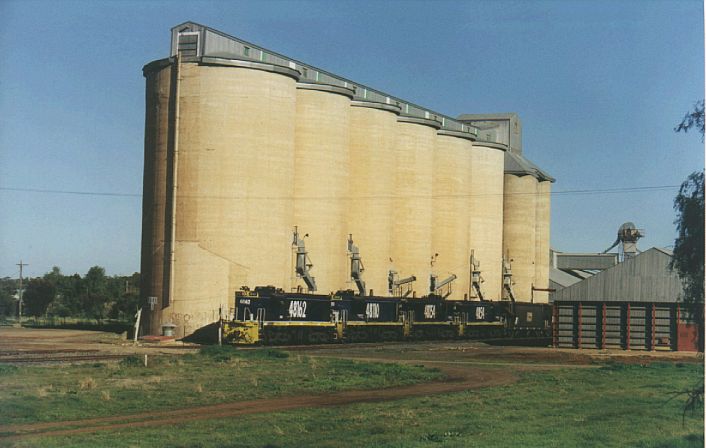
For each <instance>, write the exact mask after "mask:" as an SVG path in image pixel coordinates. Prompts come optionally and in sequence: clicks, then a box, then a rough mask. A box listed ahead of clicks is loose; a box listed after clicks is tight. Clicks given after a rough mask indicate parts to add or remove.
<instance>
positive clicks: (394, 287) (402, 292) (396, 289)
mask: <svg viewBox="0 0 706 448" xmlns="http://www.w3.org/2000/svg"><path fill="white" fill-rule="evenodd" d="M416 280H417V277H415V276H414V275H410V276H409V277H407V278H403V279H399V278H398V273H397V271H392V270H391V271H389V272H388V274H387V289H388V291H389V292H390V295H392V296H396V297H407V296H408V295H410V294H411V293H412V284H413V283H414V282H415V281H416Z"/></svg>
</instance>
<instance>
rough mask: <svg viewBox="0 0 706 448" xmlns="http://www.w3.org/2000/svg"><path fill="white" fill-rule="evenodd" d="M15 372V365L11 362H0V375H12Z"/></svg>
mask: <svg viewBox="0 0 706 448" xmlns="http://www.w3.org/2000/svg"><path fill="white" fill-rule="evenodd" d="M16 372H17V366H13V365H12V364H0V376H2V375H12V374H14V373H16Z"/></svg>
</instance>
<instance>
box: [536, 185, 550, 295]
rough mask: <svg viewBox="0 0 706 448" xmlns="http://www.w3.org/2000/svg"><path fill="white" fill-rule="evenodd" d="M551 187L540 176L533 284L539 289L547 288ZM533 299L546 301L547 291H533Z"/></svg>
mask: <svg viewBox="0 0 706 448" xmlns="http://www.w3.org/2000/svg"><path fill="white" fill-rule="evenodd" d="M551 189H552V183H551V180H549V179H546V178H540V182H539V183H538V184H537V212H536V227H535V229H536V235H535V274H534V285H535V286H536V287H537V288H540V289H547V288H549V263H550V255H549V249H550V244H549V243H550V242H549V235H550V218H551V209H550V206H551ZM534 301H535V302H537V303H548V302H549V293H548V292H546V291H535V292H534Z"/></svg>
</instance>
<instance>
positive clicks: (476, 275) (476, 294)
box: [468, 250, 485, 302]
mask: <svg viewBox="0 0 706 448" xmlns="http://www.w3.org/2000/svg"><path fill="white" fill-rule="evenodd" d="M470 265H471V282H470V286H471V290H470V291H469V294H468V297H469V298H471V299H476V298H477V299H479V300H480V301H481V302H484V301H485V298H484V297H483V291H482V290H481V287H480V284H481V283H483V277H481V275H480V273H481V271H480V261H478V260H476V257H475V251H473V250H472V251H471V260H470Z"/></svg>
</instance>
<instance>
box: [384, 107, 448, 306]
mask: <svg viewBox="0 0 706 448" xmlns="http://www.w3.org/2000/svg"><path fill="white" fill-rule="evenodd" d="M440 127H441V123H440V122H438V121H436V120H432V119H429V118H416V117H409V116H400V117H399V118H398V119H397V138H396V142H395V166H394V170H393V172H394V176H395V190H394V200H393V205H392V207H393V212H392V216H393V226H392V243H391V246H392V247H391V249H392V260H393V261H392V265H393V268H394V270H395V271H397V272H398V273H399V275H400V276H401V277H408V276H411V275H414V276H416V277H417V283H415V291H416V292H417V294H418V295H422V294H426V293H427V292H428V290H429V274H430V272H431V265H430V262H431V257H432V255H433V253H432V247H431V234H432V232H431V223H432V207H433V201H432V177H433V176H432V172H433V163H434V146H435V143H436V130H437V129H439V128H440Z"/></svg>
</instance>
